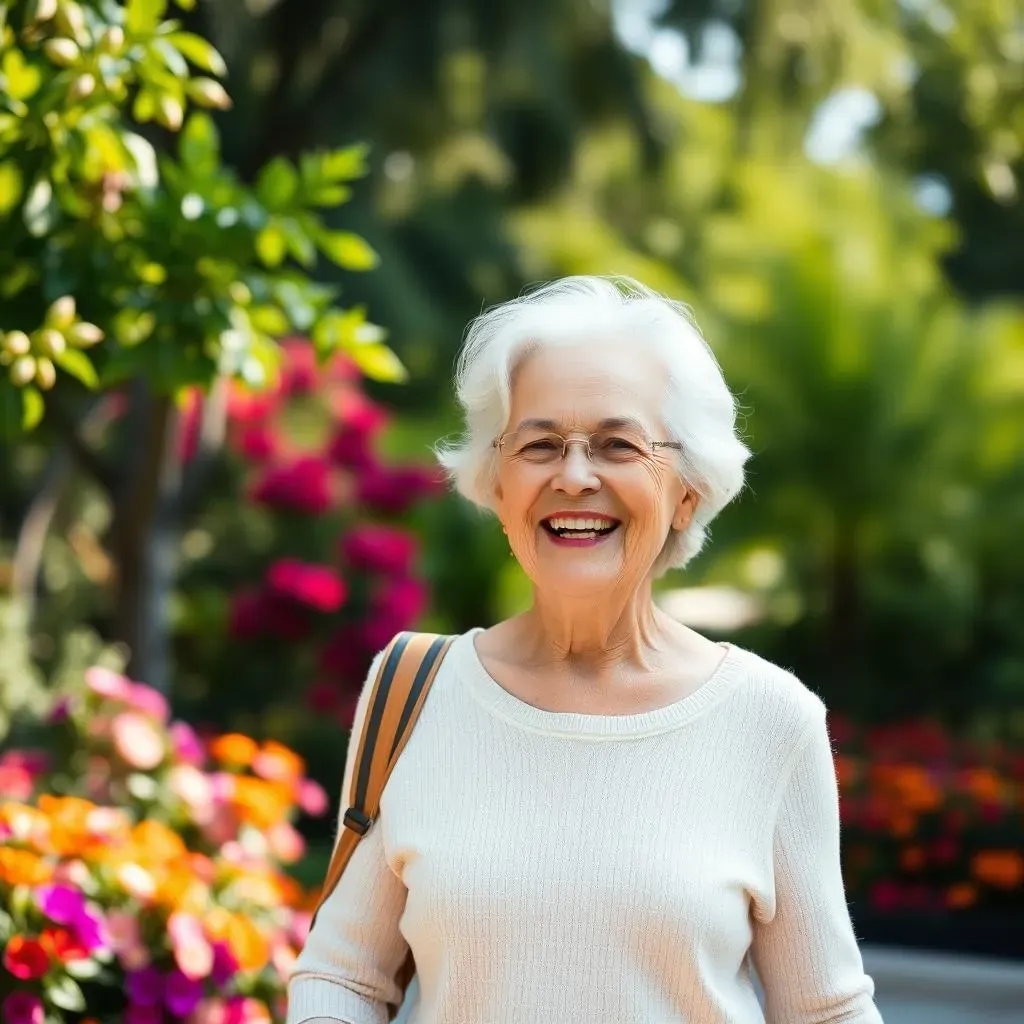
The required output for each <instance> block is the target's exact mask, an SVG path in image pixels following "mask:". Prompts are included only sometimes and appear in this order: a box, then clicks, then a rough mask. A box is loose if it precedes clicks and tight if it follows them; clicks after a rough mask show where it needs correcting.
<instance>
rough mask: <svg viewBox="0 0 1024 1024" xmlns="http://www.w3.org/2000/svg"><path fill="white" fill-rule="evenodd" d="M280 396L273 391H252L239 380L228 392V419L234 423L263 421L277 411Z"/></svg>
mask: <svg viewBox="0 0 1024 1024" xmlns="http://www.w3.org/2000/svg"><path fill="white" fill-rule="evenodd" d="M277 406H278V396H277V395H276V394H275V393H274V392H273V391H250V390H249V389H248V388H246V387H245V385H243V384H240V383H238V382H237V381H236V382H234V383H233V384H232V387H231V390H230V391H229V392H228V419H229V420H231V422H232V423H246V424H253V423H262V422H264V420H266V419H267V418H268V417H270V416H272V415H273V414H274V413H275V412H276V411H277Z"/></svg>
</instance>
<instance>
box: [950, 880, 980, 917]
mask: <svg viewBox="0 0 1024 1024" xmlns="http://www.w3.org/2000/svg"><path fill="white" fill-rule="evenodd" d="M977 899H978V890H977V889H976V888H975V887H974V886H973V885H971V883H970V882H958V883H957V884H956V885H951V886H950V887H949V888H948V889H947V890H946V906H947V907H949V908H950V909H951V910H963V909H964V908H966V907H970V906H973V905H974V903H975V902H977Z"/></svg>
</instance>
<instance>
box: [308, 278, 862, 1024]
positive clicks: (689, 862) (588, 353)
mask: <svg viewBox="0 0 1024 1024" xmlns="http://www.w3.org/2000/svg"><path fill="white" fill-rule="evenodd" d="M457 388H458V395H459V399H460V401H461V403H462V405H463V408H464V410H465V415H466V428H467V429H466V435H465V437H464V439H463V440H462V441H460V442H459V443H457V444H454V445H449V446H446V447H442V448H441V449H440V450H439V457H440V459H441V461H442V463H443V464H444V465H445V466H446V467H447V468H448V470H449V472H450V473H451V475H452V478H453V480H454V482H455V485H456V487H457V488H458V490H459V491H460V492H461V493H462V494H463V495H465V496H466V497H468V498H469V499H470V500H472V501H474V502H475V503H476V504H477V505H479V506H481V507H482V508H485V509H487V510H488V511H490V512H492V513H494V514H495V515H497V517H498V518H499V519H500V521H501V524H502V527H503V528H504V530H505V532H506V534H507V535H508V540H509V545H510V547H511V548H512V552H513V554H514V555H515V556H516V558H517V559H518V560H519V562H520V564H521V565H522V567H523V569H524V571H525V572H526V574H527V575H528V577H529V578H530V581H531V583H532V584H533V603H532V606H531V607H530V608H529V609H528V610H527V611H526V612H524V613H523V614H521V615H518V616H515V617H514V618H512V619H509V620H507V621H504V622H499V623H497V624H496V625H493V626H491V627H490V628H488V629H482V628H477V629H473V630H470V631H469V632H468V633H465V634H463V635H462V636H459V637H456V638H454V642H452V644H451V646H450V647H449V648H447V650H448V653H447V655H446V656H444V655H439V657H442V656H443V657H444V660H443V662H438V660H436V659H435V660H434V661H433V662H432V663H431V666H427V667H425V668H424V669H422V670H421V673H424V674H425V673H426V672H429V671H431V670H433V671H435V672H436V674H435V675H433V677H432V682H431V683H427V684H426V685H427V687H428V693H429V699H428V700H426V701H425V702H423V701H421V702H420V704H419V705H418V708H417V709H418V711H419V718H418V720H417V724H416V731H415V732H414V733H413V734H412V736H411V740H410V742H409V743H408V744H407V746H405V747H395V748H393V749H399V750H401V751H404V752H402V755H401V758H400V759H397V760H396V759H395V758H392V763H393V770H392V773H391V775H390V776H389V778H388V780H387V785H386V786H385V787H384V789H383V795H382V797H381V799H380V806H379V813H377V814H376V815H368V814H365V813H362V812H360V813H359V814H353V812H352V811H349V812H348V813H347V814H345V815H343V817H342V819H341V825H342V828H347V829H349V830H350V832H356V831H358V834H359V835H361V836H362V840H361V842H359V844H358V846H356V847H355V848H354V852H352V853H351V855H350V859H349V860H348V861H347V862H346V863H345V864H344V866H343V871H342V873H341V874H340V875H339V874H338V873H334V874H333V875H332V876H331V878H332V884H333V888H331V889H329V891H328V894H327V895H326V897H325V899H324V901H323V902H322V903H321V905H320V907H319V910H318V913H317V916H316V918H315V924H314V926H313V928H312V929H311V931H310V934H309V937H308V940H307V942H306V946H305V948H304V950H303V951H302V954H301V955H300V957H299V959H298V961H297V963H296V969H295V973H294V976H293V979H292V982H291V987H290V1004H289V1021H290V1024H302V1022H305V1021H310V1020H315V1019H317V1018H321V1019H328V1020H336V1021H345V1022H349V1024H381V1022H383V1021H385V1020H386V1019H387V1017H388V1015H389V1014H390V1012H391V1010H392V1009H394V1007H395V1006H397V1004H398V1003H399V1002H401V1000H402V997H403V988H404V982H405V980H407V978H408V966H409V964H410V962H411V963H412V964H413V966H414V968H415V971H416V973H417V975H418V977H419V982H420V984H419V989H418V995H417V996H416V997H415V999H413V1000H412V1001H411V1002H410V1004H409V1005H408V1006H407V1008H406V1009H407V1014H406V1016H405V1019H406V1020H408V1021H409V1022H410V1024H435V1022H439V1021H469V1020H472V1021H492V1022H496V1024H519V1022H523V1024H526V1022H528V1021H529V1022H531V1024H532V1022H535V1021H555V1020H557V1021H560V1022H564V1024H573V1022H579V1024H583V1022H586V1024H613V1022H614V1024H621V1022H622V1021H635V1022H638V1024H670V1022H671V1024H726V1022H728V1024H760V1022H761V1021H762V1020H764V1018H763V1017H762V1013H761V1009H760V1007H759V1005H758V1000H757V997H756V994H755V989H754V985H753V982H752V967H754V966H756V969H757V973H758V974H759V975H760V977H761V980H762V982H763V985H764V989H765V993H766V1004H765V1005H766V1014H767V1019H768V1020H769V1021H770V1022H771V1024H820V1022H823V1021H825V1020H843V1021H844V1022H846V1024H880V1018H879V1016H878V1011H877V1009H876V1008H875V1005H874V1002H873V984H872V981H871V979H870V978H869V977H868V976H867V975H866V974H865V973H864V968H863V963H862V961H861V957H860V953H859V950H858V948H857V943H856V940H855V938H854V934H853V929H852V927H851V924H850V918H849V914H848V911H847V909H846V900H845V893H844V891H843V882H842V876H841V874H840V864H839V814H838V793H837V787H836V774H835V764H834V762H833V758H832V750H831V745H830V738H829V735H828V732H827V729H826V724H825V708H824V705H823V704H822V702H821V701H820V700H819V699H818V697H817V696H815V695H814V694H813V693H812V692H811V691H810V690H809V689H808V688H807V687H806V686H804V685H803V683H801V682H800V681H799V680H797V679H796V678H794V677H793V676H792V675H790V674H789V673H788V672H786V671H784V670H783V669H781V668H779V667H777V666H775V665H772V664H770V663H769V662H767V661H765V660H763V659H761V658H759V657H758V656H757V655H755V654H753V653H752V652H749V651H745V650H743V649H741V648H739V647H736V646H735V645H732V644H718V643H713V642H711V641H710V640H708V639H706V638H704V637H703V636H701V635H700V634H698V633H696V632H695V631H694V630H692V629H689V628H687V627H686V626H684V625H682V624H680V623H679V622H676V621H675V620H673V619H672V618H671V617H670V616H668V615H667V614H665V613H664V612H663V611H661V610H660V609H659V608H658V607H656V605H655V603H654V600H653V582H654V579H655V578H656V577H657V576H658V575H660V574H661V573H663V572H664V571H666V570H667V569H668V568H670V567H676V566H683V565H685V564H686V563H687V562H688V561H689V560H690V559H691V558H693V556H694V555H695V554H696V553H697V552H698V551H699V550H700V548H701V546H702V545H703V544H704V542H705V540H706V538H707V528H708V525H709V524H710V523H711V521H712V520H713V519H714V517H715V516H716V515H717V514H718V513H719V512H720V511H721V510H722V508H724V506H725V505H726V504H728V502H729V501H730V500H731V499H732V498H733V497H734V496H735V495H736V494H737V493H739V491H740V489H741V488H742V485H743V466H744V463H745V461H746V459H747V457H748V454H749V453H748V451H747V448H746V447H745V446H744V444H743V442H742V441H741V440H740V439H739V438H738V437H737V435H736V430H735V403H734V401H733V397H732V395H731V393H730V392H729V389H728V387H727V386H726V384H725V381H724V380H723V378H722V374H721V371H720V370H719V367H718V364H717V362H716V360H715V358H714V356H713V355H712V354H711V351H710V349H709V348H708V346H707V344H706V343H705V341H704V340H703V338H702V337H701V335H700V333H699V332H698V330H697V328H696V326H695V325H694V323H693V321H692V319H691V318H690V316H689V313H688V311H687V310H686V309H685V307H683V306H681V305H680V304H678V303H673V302H670V301H668V300H667V299H664V298H662V297H660V296H658V295H656V294H654V293H652V292H650V291H649V290H647V289H645V288H643V287H642V286H641V285H638V284H636V283H634V282H624V281H611V280H604V279H599V278H570V279H568V280H565V281H560V282H556V283H555V284H552V285H549V286H547V287H545V288H541V289H539V290H537V291H535V292H533V293H532V294H530V295H527V296H525V297H523V298H520V299H516V300H514V301H512V302H509V303H506V304H505V305H503V306H499V307H498V308H497V309H494V310H491V311H489V312H487V313H485V314H484V315H483V316H482V317H480V318H479V319H478V320H477V321H476V322H475V323H474V324H473V325H472V326H471V328H470V330H469V333H468V336H467V339H466V344H465V347H464V350H463V353H462V356H461V359H460V363H459V369H458V379H457ZM405 643H406V641H404V640H401V641H399V642H398V643H397V644H396V647H395V648H394V650H397V651H399V653H398V655H397V656H396V655H394V654H392V653H391V652H390V651H389V653H388V654H387V657H386V658H385V656H384V654H382V655H380V656H378V658H377V660H376V662H375V664H374V667H373V669H372V670H371V674H370V676H369V677H368V680H367V684H366V686H365V688H364V690H363V693H362V696H361V697H360V700H359V705H358V708H357V710H356V717H355V725H354V736H357V735H360V734H362V732H363V730H364V729H367V730H373V731H374V733H375V731H376V730H377V729H378V727H379V724H380V720H381V718H382V717H386V714H387V712H386V711H385V712H383V715H382V712H381V709H380V704H379V701H377V700H374V699H373V698H374V693H375V690H376V684H377V680H378V678H383V676H381V677H378V671H379V670H380V669H381V667H382V665H385V664H388V665H390V664H392V663H393V662H395V658H396V657H397V658H398V659H401V657H402V654H401V651H402V650H404V647H402V646H401V645H403V644H405ZM424 664H426V663H424ZM438 664H439V665H440V667H439V668H438V667H437V665H438ZM371 704H372V706H373V708H374V711H373V713H372V714H370V709H371ZM395 717H396V718H397V717H398V716H397V715H396V716H395ZM367 723H369V724H367ZM366 734H367V735H369V731H368V732H367V733H366ZM359 746H360V744H359V743H355V742H352V743H350V745H349V750H350V754H349V758H348V760H347V762H346V772H345V782H344V786H345V788H344V792H345V793H349V792H351V786H352V782H353V778H355V777H356V775H355V769H356V765H357V760H356V755H355V751H356V749H357V747H359ZM361 764H362V762H360V765H361ZM362 776H363V769H362V768H360V772H359V777H360V778H361V777H362ZM353 822H354V824H353ZM360 830H361V831H360ZM345 835H346V836H347V835H348V834H347V833H346V834H345ZM341 846H342V844H341V842H340V841H339V849H341ZM346 848H347V849H349V850H352V842H351V840H350V839H348V838H346ZM339 863H340V862H339ZM410 957H411V961H410ZM414 991H415V990H414Z"/></svg>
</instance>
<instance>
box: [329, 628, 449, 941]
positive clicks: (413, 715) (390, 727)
mask: <svg viewBox="0 0 1024 1024" xmlns="http://www.w3.org/2000/svg"><path fill="white" fill-rule="evenodd" d="M454 639H455V638H454V637H451V636H442V635H439V634H436V633H399V634H398V635H397V636H396V637H395V638H394V639H393V640H392V641H391V643H390V644H389V645H388V646H387V648H386V649H385V651H384V655H383V657H382V658H381V662H380V668H379V669H378V670H377V677H376V679H375V681H374V685H373V691H372V692H371V694H370V699H369V701H368V703H367V711H366V718H365V721H364V722H363V728H362V733H361V735H360V736H359V737H358V738H357V737H356V736H355V735H353V736H352V737H351V738H350V740H349V742H350V743H355V742H358V744H359V747H358V751H357V755H356V760H355V764H354V767H353V771H352V780H351V783H350V789H349V792H348V793H347V794H345V793H343V794H342V799H343V800H347V801H348V809H347V810H346V811H345V814H344V816H343V818H342V823H343V826H344V827H343V828H342V829H341V830H340V833H339V835H338V841H337V843H336V844H335V847H334V853H333V854H332V856H331V863H330V866H329V867H328V869H327V878H326V879H325V881H324V886H323V890H322V891H321V894H320V898H319V900H318V902H317V906H316V909H315V911H314V913H313V924H315V923H316V916H317V914H318V913H319V911H320V908H321V907H322V906H323V904H324V901H325V900H326V899H327V898H328V896H330V895H331V893H332V892H333V891H334V889H335V888H336V887H337V885H338V881H339V879H340V878H341V875H342V872H343V871H344V870H345V866H346V865H347V864H348V862H349V859H350V858H351V856H352V853H353V851H354V850H355V848H356V845H357V844H358V842H359V840H360V839H362V837H363V836H364V835H366V833H367V831H368V830H369V828H370V826H371V825H372V824H373V822H374V821H375V820H376V819H377V814H378V813H379V811H380V798H381V795H382V794H383V792H384V787H385V786H386V785H387V781H388V778H389V777H390V776H391V772H392V770H393V769H394V767H395V764H396V763H397V762H398V758H399V756H400V755H401V753H402V750H403V749H404V748H405V744H406V743H407V742H408V741H409V737H410V735H412V729H413V726H414V725H415V724H416V720H417V718H418V717H419V714H420V711H421V710H422V708H423V704H424V701H425V700H426V698H427V693H428V692H429V690H430V687H431V684H432V683H433V682H434V677H435V676H436V675H437V670H438V668H440V666H441V660H442V659H443V658H444V656H445V654H446V653H447V651H448V648H449V647H450V646H451V643H452V641H453V640H454ZM310 927H312V925H311V926H310Z"/></svg>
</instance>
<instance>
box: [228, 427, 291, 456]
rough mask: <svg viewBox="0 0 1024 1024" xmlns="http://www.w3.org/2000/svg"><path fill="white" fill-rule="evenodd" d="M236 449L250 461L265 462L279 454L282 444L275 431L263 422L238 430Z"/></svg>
mask: <svg viewBox="0 0 1024 1024" xmlns="http://www.w3.org/2000/svg"><path fill="white" fill-rule="evenodd" d="M236 443H237V445H238V450H239V451H240V452H241V453H242V456H243V457H244V458H246V459H249V460H250V461H251V462H266V461H267V460H268V459H272V458H274V457H276V456H278V455H280V454H281V452H282V450H283V445H282V443H281V439H280V437H279V436H278V434H277V433H275V431H274V430H273V429H272V428H271V427H270V426H268V425H267V424H265V423H259V424H253V425H251V426H247V427H245V428H244V429H243V430H241V431H240V433H239V435H238V440H237V442H236Z"/></svg>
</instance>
